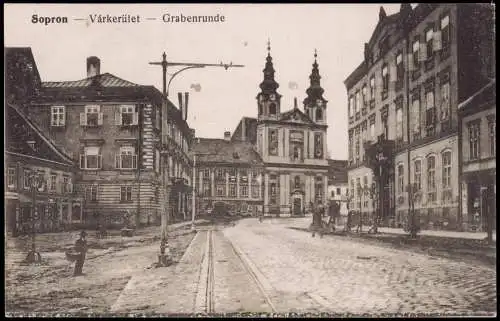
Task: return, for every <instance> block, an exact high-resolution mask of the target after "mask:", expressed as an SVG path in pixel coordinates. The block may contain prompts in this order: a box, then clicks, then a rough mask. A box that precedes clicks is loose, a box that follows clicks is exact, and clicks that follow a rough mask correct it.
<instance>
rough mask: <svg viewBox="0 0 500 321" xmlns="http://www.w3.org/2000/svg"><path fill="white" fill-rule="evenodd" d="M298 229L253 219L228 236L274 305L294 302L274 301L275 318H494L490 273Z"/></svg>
mask: <svg viewBox="0 0 500 321" xmlns="http://www.w3.org/2000/svg"><path fill="white" fill-rule="evenodd" d="M294 224H297V222H295V223H294V220H287V219H283V220H281V221H273V220H269V221H264V223H259V222H258V221H257V220H254V219H249V220H245V221H242V222H240V224H238V225H237V226H235V227H232V228H228V229H226V230H225V231H224V234H225V235H226V236H227V237H228V238H229V239H230V240H231V241H232V242H233V243H234V245H235V246H237V247H238V248H240V249H241V251H242V252H243V253H244V254H245V255H246V256H247V257H248V258H249V259H250V260H251V261H252V262H253V263H254V264H255V266H256V268H257V269H258V270H259V271H260V275H261V278H265V280H261V282H263V283H269V285H270V287H269V288H268V291H270V292H272V293H268V295H269V296H270V297H271V301H273V298H274V299H275V300H276V299H277V298H279V297H281V298H285V297H289V298H293V300H276V301H275V302H273V303H275V306H276V309H277V312H280V313H285V312H292V311H293V310H295V311H296V310H297V307H299V306H302V308H303V309H304V310H302V311H297V312H312V311H314V310H317V309H319V310H320V311H322V312H330V313H342V314H344V313H353V314H363V313H369V314H384V313H388V314H394V313H398V314H399V313H426V314H427V313H433V314H478V313H488V312H489V313H491V312H495V313H496V285H495V284H496V272H495V270H494V269H493V268H487V267H483V266H480V265H477V266H476V265H472V264H470V263H463V262H457V261H452V260H448V259H442V258H435V257H430V256H427V255H423V254H417V253H411V252H406V251H401V250H396V249H388V248H384V247H378V246H375V245H368V244H362V243H360V242H355V241H352V240H345V239H342V238H340V237H324V238H319V237H316V238H312V237H311V234H309V233H304V232H300V231H296V230H291V229H289V228H288V227H290V226H293V225H294ZM283 294H286V296H283ZM306 301H308V302H306ZM299 302H301V303H302V304H300V305H299V304H298V303H299ZM318 305H319V307H317V306H318ZM311 310H312V311H311Z"/></svg>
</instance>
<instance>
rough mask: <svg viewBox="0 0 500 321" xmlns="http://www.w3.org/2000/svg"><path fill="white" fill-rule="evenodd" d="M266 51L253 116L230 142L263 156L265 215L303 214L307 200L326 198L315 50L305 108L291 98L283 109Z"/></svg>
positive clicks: (324, 128) (322, 102)
mask: <svg viewBox="0 0 500 321" xmlns="http://www.w3.org/2000/svg"><path fill="white" fill-rule="evenodd" d="M269 51H270V48H269V47H268V55H267V58H266V65H265V68H264V70H263V71H264V80H263V81H262V83H261V84H260V88H261V91H260V92H259V93H258V94H257V97H256V99H257V109H258V111H257V118H248V117H244V118H243V119H242V120H241V121H240V123H239V124H238V126H237V127H236V130H235V132H234V133H233V136H232V140H234V141H240V140H241V141H248V142H251V143H253V144H254V146H255V150H256V151H257V153H258V154H259V155H260V157H261V158H262V162H263V164H264V174H263V175H264V177H263V178H264V180H263V185H264V188H263V202H264V204H263V211H264V215H277V216H280V215H281V216H290V215H304V214H305V212H306V211H309V210H310V204H311V203H315V204H319V203H321V204H322V205H326V201H327V191H328V190H327V188H328V161H327V157H326V155H327V144H326V133H327V127H328V126H327V125H326V112H327V109H326V105H327V101H326V100H325V99H324V97H323V92H324V90H323V88H321V85H320V78H321V77H320V75H319V69H318V63H317V61H316V54H315V61H314V64H313V69H312V73H311V75H310V87H309V88H308V89H307V92H306V94H307V97H306V98H305V99H304V102H303V104H304V111H301V110H300V109H299V108H298V106H297V100H296V99H295V103H294V107H293V108H292V109H291V110H288V111H285V112H283V111H282V106H281V98H282V96H281V95H280V94H279V93H278V92H277V89H278V87H279V84H278V83H277V82H276V80H275V79H274V73H275V70H274V67H273V63H272V57H271V54H270V52H269Z"/></svg>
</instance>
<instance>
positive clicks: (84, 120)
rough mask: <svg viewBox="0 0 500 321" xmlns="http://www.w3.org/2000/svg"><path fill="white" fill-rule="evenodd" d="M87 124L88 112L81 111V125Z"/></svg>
mask: <svg viewBox="0 0 500 321" xmlns="http://www.w3.org/2000/svg"><path fill="white" fill-rule="evenodd" d="M86 125H87V114H85V113H80V126H86Z"/></svg>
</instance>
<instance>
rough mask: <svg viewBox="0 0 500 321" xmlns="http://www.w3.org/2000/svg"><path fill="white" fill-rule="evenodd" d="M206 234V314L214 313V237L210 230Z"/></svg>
mask: <svg viewBox="0 0 500 321" xmlns="http://www.w3.org/2000/svg"><path fill="white" fill-rule="evenodd" d="M207 233H208V239H207V241H208V257H207V260H208V275H207V285H206V293H205V296H206V307H205V309H206V310H205V312H206V313H214V235H213V231H212V230H211V229H210V230H208V231H207Z"/></svg>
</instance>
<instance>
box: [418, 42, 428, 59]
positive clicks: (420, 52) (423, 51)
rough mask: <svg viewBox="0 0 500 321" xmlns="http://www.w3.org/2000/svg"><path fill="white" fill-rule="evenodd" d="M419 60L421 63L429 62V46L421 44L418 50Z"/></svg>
mask: <svg viewBox="0 0 500 321" xmlns="http://www.w3.org/2000/svg"><path fill="white" fill-rule="evenodd" d="M418 60H419V61H420V62H425V61H426V60H427V44H425V43H421V44H420V48H419V50H418Z"/></svg>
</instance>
